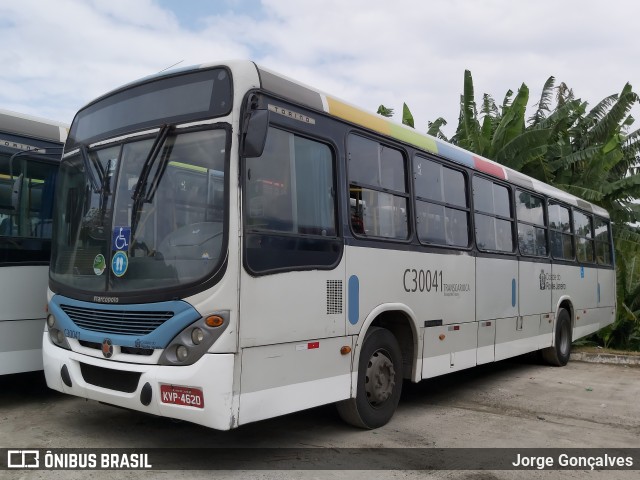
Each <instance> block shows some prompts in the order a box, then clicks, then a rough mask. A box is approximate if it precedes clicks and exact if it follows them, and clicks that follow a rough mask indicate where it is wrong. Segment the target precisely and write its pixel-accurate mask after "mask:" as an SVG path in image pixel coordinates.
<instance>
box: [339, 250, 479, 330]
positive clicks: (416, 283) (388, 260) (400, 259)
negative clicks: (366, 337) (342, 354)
mask: <svg viewBox="0 0 640 480" xmlns="http://www.w3.org/2000/svg"><path fill="white" fill-rule="evenodd" d="M346 257H347V261H348V267H347V284H348V291H347V321H348V324H347V329H348V330H347V333H348V334H359V333H360V331H361V329H362V326H363V323H364V321H365V319H367V317H368V316H369V314H370V312H372V311H373V310H374V309H375V308H376V307H378V306H379V305H384V304H387V303H389V304H391V303H393V304H402V305H406V306H407V307H408V309H409V310H411V311H412V312H413V314H414V316H415V321H416V325H415V330H416V331H420V330H421V329H422V328H424V326H425V322H427V324H428V322H437V323H441V324H443V325H448V324H458V323H466V322H471V321H473V320H474V315H473V311H474V304H475V295H474V293H475V281H474V280H475V279H474V274H473V269H474V258H473V257H472V256H470V255H468V254H466V253H465V254H460V255H448V254H446V255H445V254H443V255H438V254H431V253H429V254H427V253H422V252H406V251H399V250H381V249H374V248H360V247H348V248H347V249H346Z"/></svg>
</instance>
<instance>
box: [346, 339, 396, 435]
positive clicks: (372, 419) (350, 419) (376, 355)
mask: <svg viewBox="0 0 640 480" xmlns="http://www.w3.org/2000/svg"><path fill="white" fill-rule="evenodd" d="M374 376H375V378H374ZM402 379H403V375H402V354H401V353H400V346H399V345H398V341H397V340H396V337H395V336H394V335H393V334H392V333H391V332H390V331H389V330H387V329H384V328H379V327H371V329H370V330H369V332H367V335H366V337H365V340H364V345H363V347H362V351H361V352H360V359H359V361H358V385H357V390H356V397H355V398H350V399H348V400H344V401H342V402H339V403H337V404H336V405H337V408H338V413H339V414H340V416H341V417H342V419H343V420H344V421H345V422H347V423H349V424H351V425H354V426H356V427H360V428H367V429H372V428H378V427H381V426H383V425H385V424H386V423H387V422H389V420H391V417H393V414H394V412H395V411H396V407H397V406H398V402H399V401H400V393H401V392H402Z"/></svg>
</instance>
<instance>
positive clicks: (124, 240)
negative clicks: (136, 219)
mask: <svg viewBox="0 0 640 480" xmlns="http://www.w3.org/2000/svg"><path fill="white" fill-rule="evenodd" d="M111 239H112V241H111V249H112V250H114V251H121V250H122V251H124V252H126V251H128V250H129V242H130V241H131V227H115V228H114V229H113V234H112V235H111Z"/></svg>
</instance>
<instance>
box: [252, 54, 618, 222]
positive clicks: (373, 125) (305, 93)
mask: <svg viewBox="0 0 640 480" xmlns="http://www.w3.org/2000/svg"><path fill="white" fill-rule="evenodd" d="M256 67H257V68H258V74H259V75H260V83H261V86H262V88H263V89H264V90H267V91H269V92H272V93H274V94H276V95H278V96H281V97H284V98H290V99H291V100H293V101H295V102H297V103H301V104H304V105H306V106H308V107H310V108H313V109H316V110H320V111H323V112H325V113H328V114H329V115H332V116H334V117H337V118H340V119H342V120H346V121H347V122H349V123H353V124H355V125H359V126H362V127H365V128H368V129H369V130H373V131H375V132H378V133H381V134H383V135H386V136H389V137H391V138H394V139H396V140H399V141H401V142H405V143H408V144H411V145H413V146H415V147H417V148H420V149H422V150H426V151H428V152H431V153H434V154H436V155H439V156H441V157H444V158H446V159H448V160H451V161H453V162H456V163H458V164H460V165H464V166H466V167H469V168H472V169H474V170H477V171H479V172H482V173H485V174H487V175H490V176H492V177H495V178H499V179H501V180H507V181H509V182H510V183H513V184H514V185H517V186H521V187H523V188H527V189H529V190H533V191H535V192H539V193H541V194H544V195H547V196H550V197H553V198H556V199H558V200H560V201H562V202H565V203H568V204H570V205H573V206H575V207H578V208H580V209H583V210H586V211H588V212H593V213H595V214H597V215H601V216H603V217H606V218H609V214H608V213H607V211H606V210H605V209H603V208H602V207H599V206H598V205H595V204H593V203H590V202H587V201H586V200H583V199H581V198H579V197H576V196H575V195H572V194H570V193H567V192H565V191H563V190H560V189H559V188H556V187H553V186H551V185H548V184H546V183H543V182H540V181H539V180H536V179H535V178H532V177H529V176H527V175H524V174H522V173H519V172H516V171H515V170H512V169H511V168H508V167H505V166H504V165H500V164H499V163H496V162H494V161H492V160H489V159H487V158H484V157H482V156H480V155H476V154H475V153H472V152H469V151H467V150H464V149H462V148H460V147H457V146H455V145H452V144H450V143H448V142H445V141H443V140H439V139H437V138H435V137H432V136H431V135H427V134H425V133H420V132H418V131H417V130H415V129H413V128H411V127H408V126H406V125H402V124H401V123H398V122H395V121H393V120H390V119H388V118H386V117H383V116H381V115H378V114H375V113H372V112H367V111H365V110H363V109H361V108H359V107H356V106H354V105H351V104H349V103H347V102H345V101H343V100H339V99H337V98H335V97H333V96H331V95H328V94H326V93H323V92H321V91H319V90H316V89H314V88H312V87H309V86H307V85H304V84H301V83H299V82H296V81H295V80H292V79H290V78H287V77H285V76H283V75H280V74H278V73H275V72H273V71H271V70H268V69H266V68H264V67H261V66H256Z"/></svg>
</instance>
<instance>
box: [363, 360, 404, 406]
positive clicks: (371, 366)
mask: <svg viewBox="0 0 640 480" xmlns="http://www.w3.org/2000/svg"><path fill="white" fill-rule="evenodd" d="M364 385H365V392H366V393H367V401H368V402H369V404H370V405H371V406H373V407H377V406H379V405H381V404H383V403H384V402H385V401H386V400H387V399H388V398H389V397H390V396H391V394H392V393H393V389H394V387H395V385H396V370H395V368H394V366H393V361H392V360H391V358H390V355H389V354H388V353H387V352H386V351H384V350H376V351H375V352H374V353H373V355H371V358H369V362H368V364H367V370H366V372H365V384H364Z"/></svg>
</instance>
